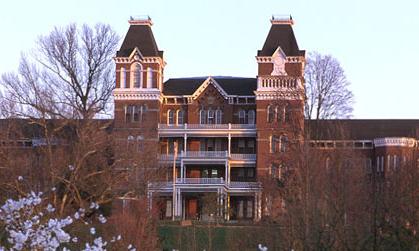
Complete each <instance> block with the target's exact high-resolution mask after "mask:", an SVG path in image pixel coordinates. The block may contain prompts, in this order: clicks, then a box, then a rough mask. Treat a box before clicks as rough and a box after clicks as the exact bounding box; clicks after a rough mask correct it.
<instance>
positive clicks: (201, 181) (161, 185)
mask: <svg viewBox="0 0 419 251" xmlns="http://www.w3.org/2000/svg"><path fill="white" fill-rule="evenodd" d="M189 185H191V186H193V185H195V186H196V185H204V186H207V185H215V186H219V185H224V186H226V188H230V189H260V188H261V184H260V183H259V182H249V181H231V182H230V183H228V182H226V180H225V179H224V178H183V179H182V178H177V179H176V186H186V187H187V186H189ZM149 188H150V189H153V190H161V189H166V190H171V189H172V188H173V182H172V181H161V182H151V183H149Z"/></svg>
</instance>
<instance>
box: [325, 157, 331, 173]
mask: <svg viewBox="0 0 419 251" xmlns="http://www.w3.org/2000/svg"><path fill="white" fill-rule="evenodd" d="M325 164H326V165H325V166H326V170H329V168H330V157H327V158H326V163H325Z"/></svg>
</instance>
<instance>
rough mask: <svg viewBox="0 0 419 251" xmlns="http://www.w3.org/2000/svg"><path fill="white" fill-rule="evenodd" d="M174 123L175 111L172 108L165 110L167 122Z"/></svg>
mask: <svg viewBox="0 0 419 251" xmlns="http://www.w3.org/2000/svg"><path fill="white" fill-rule="evenodd" d="M174 123H175V112H174V111H173V110H168V111H167V124H168V125H173V124H174Z"/></svg>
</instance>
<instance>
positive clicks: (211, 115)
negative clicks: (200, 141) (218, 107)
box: [207, 109, 215, 124]
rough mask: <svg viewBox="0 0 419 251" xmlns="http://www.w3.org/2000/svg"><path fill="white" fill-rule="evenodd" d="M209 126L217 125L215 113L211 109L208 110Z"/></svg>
mask: <svg viewBox="0 0 419 251" xmlns="http://www.w3.org/2000/svg"><path fill="white" fill-rule="evenodd" d="M207 122H208V124H215V116H214V111H213V110H211V109H209V110H208V120H207Z"/></svg>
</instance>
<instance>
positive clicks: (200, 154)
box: [181, 151, 228, 158]
mask: <svg viewBox="0 0 419 251" xmlns="http://www.w3.org/2000/svg"><path fill="white" fill-rule="evenodd" d="M181 156H182V157H184V158H227V157H228V152H227V151H186V152H184V151H182V152H181Z"/></svg>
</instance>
